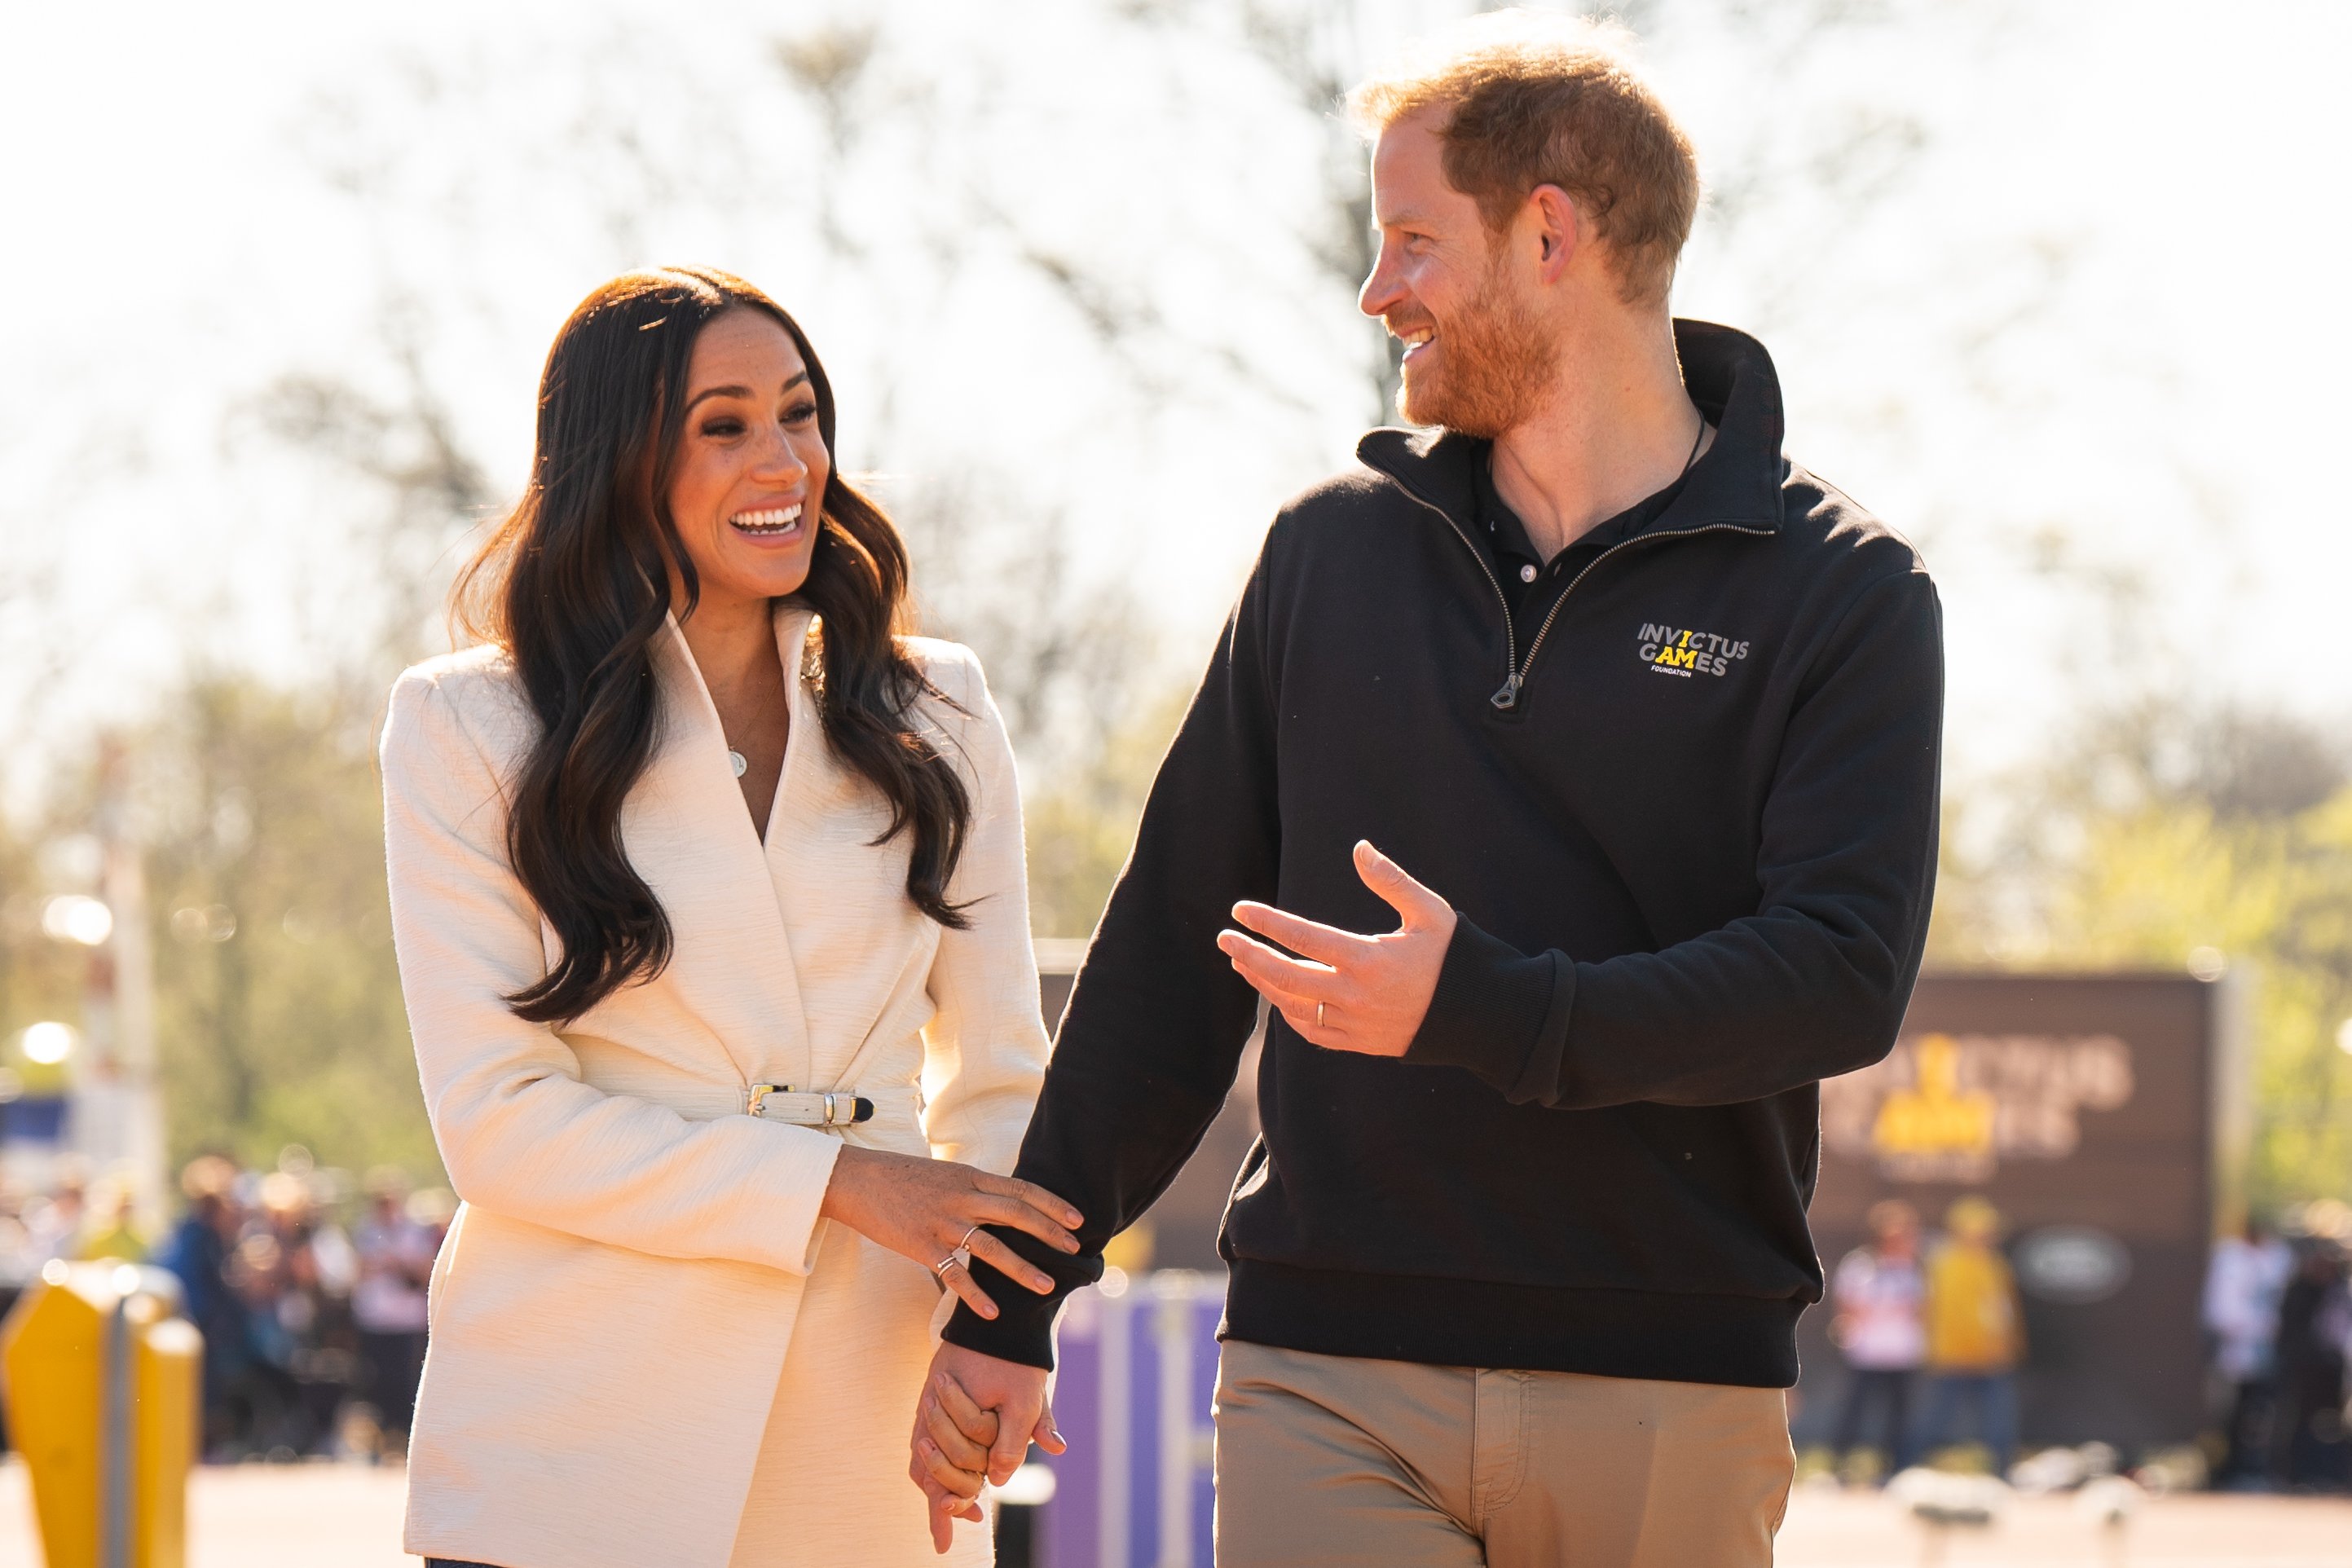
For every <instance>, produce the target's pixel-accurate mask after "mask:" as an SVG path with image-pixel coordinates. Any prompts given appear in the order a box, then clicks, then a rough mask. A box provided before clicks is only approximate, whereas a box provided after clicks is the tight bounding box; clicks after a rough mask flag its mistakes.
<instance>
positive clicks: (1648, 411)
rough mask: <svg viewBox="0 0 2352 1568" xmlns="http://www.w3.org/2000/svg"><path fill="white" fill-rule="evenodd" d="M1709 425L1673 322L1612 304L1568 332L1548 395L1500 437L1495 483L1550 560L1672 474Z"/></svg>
mask: <svg viewBox="0 0 2352 1568" xmlns="http://www.w3.org/2000/svg"><path fill="white" fill-rule="evenodd" d="M1704 427H1705V421H1704V420H1702V419H1701V417H1700V416H1699V412H1698V409H1697V407H1696V405H1694V404H1693V403H1692V402H1691V400H1690V395H1689V394H1688V393H1687V392H1685V390H1684V389H1683V374H1682V364H1681V363H1680V361H1679V360H1678V359H1677V358H1676V357H1675V336H1674V326H1673V323H1672V322H1671V321H1669V320H1668V319H1667V318H1666V317H1665V316H1664V315H1663V314H1651V313H1644V314H1643V315H1640V316H1638V317H1636V316H1632V315H1621V314H1619V313H1618V312H1615V311H1611V312H1607V313H1606V319H1603V320H1599V321H1586V322H1583V323H1580V324H1579V325H1577V326H1572V327H1571V328H1570V330H1569V331H1566V332H1564V333H1563V334H1562V337H1561V342H1560V354H1559V372H1558V374H1556V376H1555V377H1554V379H1553V383H1552V389H1551V391H1550V393H1549V395H1547V396H1546V397H1545V398H1544V399H1543V401H1542V402H1541V403H1540V404H1539V405H1538V406H1537V408H1536V410H1535V411H1534V413H1532V414H1531V415H1530V416H1528V418H1527V419H1525V420H1523V421H1522V422H1521V423H1519V424H1518V425H1517V426H1513V427H1512V428H1511V429H1509V430H1507V431H1505V432H1504V433H1503V434H1502V435H1500V436H1498V437H1496V439H1495V452H1494V476H1495V489H1496V493H1497V494H1498V495H1500V496H1501V497H1502V500H1503V503H1504V504H1505V505H1506V506H1508V507H1509V508H1510V509H1511V510H1512V511H1513V512H1514V513H1515V514H1517V517H1518V519H1519V521H1520V522H1521V523H1522V524H1524V525H1525V526H1526V528H1527V531H1528V542H1530V543H1532V544H1533V545H1534V546H1535V547H1536V548H1537V549H1538V550H1539V551H1541V552H1543V556H1544V559H1545V560H1547V561H1549V560H1550V559H1551V558H1552V557H1553V556H1555V555H1557V554H1559V552H1561V551H1563V550H1565V549H1567V548H1568V547H1569V546H1570V545H1571V544H1573V543H1575V542H1577V540H1579V539H1580V538H1582V537H1583V536H1584V535H1585V534H1586V533H1588V532H1590V531H1591V530H1592V529H1593V528H1595V527H1597V526H1598V525H1599V524H1601V523H1603V522H1606V521H1608V520H1609V519H1611V518H1612V517H1615V516H1616V515H1617V514H1618V513H1619V512H1622V511H1623V510H1626V509H1627V508H1629V507H1632V506H1634V505H1636V504H1638V503H1640V502H1641V501H1643V500H1647V499H1648V498H1649V497H1651V496H1654V495H1655V494H1657V492H1658V491H1660V490H1662V489H1665V488H1666V487H1667V486H1668V485H1670V484H1673V483H1674V482H1675V479H1678V478H1679V477H1680V476H1681V475H1682V473H1683V470H1684V468H1685V465H1686V464H1687V463H1688V462H1689V461H1690V460H1691V458H1692V457H1693V455H1694V444H1695V443H1697V442H1700V441H1701V440H1702V437H1701V435H1700V432H1701V431H1702V429H1704ZM1713 438H1714V437H1713V435H1712V433H1709V434H1708V435H1706V437H1704V438H1703V439H1704V440H1706V441H1712V440H1713Z"/></svg>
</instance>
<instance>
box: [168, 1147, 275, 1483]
mask: <svg viewBox="0 0 2352 1568" xmlns="http://www.w3.org/2000/svg"><path fill="white" fill-rule="evenodd" d="M236 1184H237V1169H236V1165H235V1164H233V1163H230V1162H229V1161H227V1160H226V1159H223V1158H222V1157H221V1156H219V1155H217V1154H201V1155H198V1156H197V1157H196V1158H195V1159H194V1160H191V1161H189V1162H188V1163H187V1165H186V1166H185V1167H184V1169H183V1170H182V1171H181V1173H180V1192H181V1194H182V1195H183V1196H184V1197H185V1198H186V1199H187V1209H186V1211H185V1212H184V1214H183V1215H181V1217H180V1222H179V1224H178V1225H177V1226H174V1227H173V1231H172V1234H171V1235H170V1237H167V1238H166V1239H165V1240H164V1243H163V1247H162V1249H161V1250H160V1251H159V1252H158V1253H157V1254H156V1256H155V1262H156V1263H158V1264H160V1265H161V1266H162V1267H163V1268H167V1269H169V1270H170V1271H171V1272H172V1274H173V1277H174V1278H176V1279H178V1280H179V1282H180V1301H181V1310H182V1311H183V1312H184V1314H185V1315H186V1317H187V1319H188V1321H190V1322H192V1323H194V1325H195V1326H196V1328H197V1330H198V1331H200V1332H201V1333H202V1334H203V1335H204V1337H205V1362H204V1405H205V1451H206V1452H207V1453H211V1452H213V1451H214V1450H215V1448H216V1447H220V1446H222V1445H225V1444H227V1443H230V1442H231V1441H233V1440H234V1439H235V1438H236V1436H237V1435H238V1434H237V1431H236V1415H235V1412H234V1410H233V1408H232V1404H231V1399H232V1394H233V1393H234V1392H235V1391H236V1390H237V1389H239V1388H240V1387H241V1386H242V1384H243V1382H244V1379H245V1374H246V1372H247V1367H248V1366H249V1364H250V1363H251V1360H252V1344H251V1338H250V1334H249V1332H248V1330H247V1322H246V1307H245V1303H244V1301H243V1300H240V1299H239V1297H238V1295H237V1292H236V1290H235V1289H232V1287H231V1282H230V1279H229V1257H230V1252H231V1249H232V1248H234V1247H236V1244H237V1240H238V1236H239V1233H240V1231H241V1230H242V1228H243V1224H244V1215H243V1214H242V1212H241V1211H240V1209H239V1207H238V1205H237V1202H236Z"/></svg>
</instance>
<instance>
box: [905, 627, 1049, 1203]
mask: <svg viewBox="0 0 2352 1568" xmlns="http://www.w3.org/2000/svg"><path fill="white" fill-rule="evenodd" d="M936 678H937V679H939V683H940V686H941V687H942V688H943V689H945V690H946V691H947V693H948V695H949V696H950V697H951V698H952V699H953V700H955V702H956V704H957V705H958V706H959V707H961V709H962V710H963V714H964V715H969V717H964V716H962V715H958V714H954V713H950V714H949V715H948V716H947V717H948V721H949V726H950V732H956V731H960V732H961V752H962V761H963V763H964V764H965V768H964V778H965V782H966V784H967V785H968V786H969V787H970V788H971V808H972V809H971V837H969V838H968V839H967V840H966V841H965V844H964V849H963V856H962V858H961V859H960V860H959V861H958V862H957V865H956V873H955V877H954V879H953V881H952V882H951V884H950V887H949V889H948V897H949V899H950V901H951V902H953V903H955V904H957V905H959V906H961V908H962V910H963V912H964V914H965V916H966V918H967V919H969V920H970V921H971V924H970V925H969V926H968V927H967V928H966V929H964V930H962V931H958V930H956V929H954V928H953V927H951V926H950V927H943V928H941V930H940V945H939V952H938V953H937V955H936V956H935V957H934V958H933V959H932V961H931V973H930V979H929V991H930V998H931V1004H932V1005H933V1007H934V1008H936V1009H937V1011H935V1012H934V1013H933V1014H932V1016H931V1021H930V1023H929V1024H928V1025H927V1026H924V1029H923V1058H924V1059H923V1096H924V1102H925V1109H924V1112H923V1131H924V1136H925V1137H926V1138H927V1139H928V1140H929V1142H930V1145H931V1152H932V1153H933V1154H935V1155H936V1156H938V1157H939V1158H940V1159H942V1160H960V1161H961V1162H963V1163H965V1164H968V1165H977V1166H979V1167H980V1168H981V1169H982V1170H984V1171H993V1172H995V1173H997V1174H999V1175H1003V1174H1006V1173H1010V1172H1011V1171H1012V1169H1013V1157H1014V1155H1015V1154H1016V1153H1017V1152H1019V1150H1020V1145H1021V1134H1022V1131H1023V1129H1024V1128H1025V1127H1026V1126H1027V1125H1028V1122H1029V1111H1030V1109H1031V1108H1032V1107H1033V1106H1034V1105H1035V1104H1036V1102H1037V1086H1038V1085H1039V1084H1040V1083H1042V1082H1043V1081H1044V1079H1045V1057H1046V1053H1047V1051H1048V1049H1049V1047H1048V1046H1047V1044H1046V1039H1045V1019H1044V1017H1043V1016H1042V1015H1041V1013H1040V1011H1039V1005H1038V994H1037V953H1036V949H1035V947H1034V945H1033V944H1032V942H1031V941H1030V936H1029V876H1028V869H1027V863H1026V860H1025V858H1024V847H1023V843H1022V832H1021V783H1020V778H1019V776H1018V774H1017V773H1016V772H1015V770H1014V766H1013V745H1012V742H1011V741H1010V740H1009V739H1008V738H1007V737H1006V735H1005V732H1004V720H1003V716H1002V715H1001V714H999V713H998V712H997V710H996V704H995V702H994V701H993V700H992V699H991V698H990V696H989V694H988V682H987V680H986V679H985V678H984V677H983V676H982V673H981V669H980V665H979V662H978V661H977V660H976V659H974V658H971V655H969V654H964V655H963V656H962V657H961V658H959V659H958V660H957V661H956V662H955V663H954V664H952V665H950V666H948V667H946V668H940V669H939V670H938V671H937V677H936Z"/></svg>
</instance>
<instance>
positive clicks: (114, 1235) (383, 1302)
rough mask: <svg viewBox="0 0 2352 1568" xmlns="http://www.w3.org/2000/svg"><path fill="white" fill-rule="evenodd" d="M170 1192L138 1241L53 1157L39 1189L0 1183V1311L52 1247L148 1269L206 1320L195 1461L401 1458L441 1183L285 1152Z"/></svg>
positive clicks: (444, 1198)
mask: <svg viewBox="0 0 2352 1568" xmlns="http://www.w3.org/2000/svg"><path fill="white" fill-rule="evenodd" d="M180 1187H181V1193H182V1195H183V1197H184V1209H183V1211H182V1214H181V1217H180V1218H179V1220H178V1222H177V1223H176V1224H174V1225H173V1226H171V1227H170V1228H169V1229H168V1230H167V1231H165V1232H164V1233H163V1234H161V1235H156V1236H150V1235H146V1234H143V1233H142V1231H141V1230H140V1228H139V1227H138V1226H137V1225H136V1224H135V1223H134V1221H133V1219H132V1217H131V1215H132V1205H131V1202H130V1194H129V1192H128V1190H127V1188H126V1187H125V1186H124V1185H123V1184H121V1182H119V1181H116V1180H114V1179H111V1178H100V1179H97V1180H91V1179H89V1178H88V1177H87V1176H86V1175H85V1174H84V1173H82V1172H80V1171H79V1169H77V1168H75V1167H74V1166H73V1165H72V1164H70V1163H60V1164H59V1165H58V1167H57V1168H56V1169H55V1170H54V1171H53V1172H52V1173H50V1177H49V1179H48V1181H47V1183H46V1184H44V1185H43V1186H42V1187H41V1188H40V1189H38V1190H36V1189H34V1188H32V1187H31V1186H29V1185H27V1184H25V1183H23V1182H21V1181H8V1182H5V1183H0V1312H5V1310H6V1309H7V1308H8V1307H9V1306H11V1305H13V1304H14V1302H15V1300H16V1297H17V1296H19V1295H20V1294H22V1292H23V1291H24V1289H25V1288H26V1286H28V1285H30V1284H31V1283H33V1282H34V1281H35V1280H37V1279H39V1278H40V1273H41V1269H42V1268H43V1266H44V1265H45V1264H47V1263H48V1262H49V1261H50V1260H51V1259H64V1260H67V1261H69V1262H72V1261H86V1260H91V1259H102V1258H120V1259H122V1260H125V1261H129V1262H143V1263H148V1264H152V1265H154V1266H156V1267H158V1268H163V1269H165V1270H167V1271H168V1272H169V1273H170V1274H171V1275H172V1276H173V1279H176V1280H177V1282H178V1286H179V1295H180V1308H181V1310H182V1311H183V1312H184V1314H185V1315H186V1316H187V1318H188V1319H189V1321H192V1322H194V1324H195V1325H196V1327H197V1328H199V1329H201V1330H202V1331H204V1336H205V1362H204V1454H205V1458H207V1459H208V1460H213V1461H233V1460H237V1459H243V1458H270V1459H278V1460H292V1459H299V1458H310V1457H312V1456H319V1455H326V1456H331V1457H339V1458H368V1459H377V1458H397V1457H399V1456H400V1455H401V1454H402V1453H403V1452H404V1450H405V1447H406V1443H407V1434H408V1426H409V1417H410V1414H411V1412H412V1411H413V1410H414V1408H415V1400H416V1382H417V1377H418V1374H419V1373H421V1372H422V1370H423V1368H424V1364H425V1287H426V1284H427V1281H428V1280H429V1279H430V1277H431V1274H432V1269H433V1259H434V1257H435V1254H436V1252H437V1251H438V1250H439V1248H440V1246H441V1238H442V1236H443V1235H444V1233H445V1232H446V1229H447V1227H448V1223H449V1218H450V1215H451V1214H452V1212H453V1211H454V1209H455V1206H456V1204H455V1200H454V1198H453V1197H452V1196H451V1194H449V1192H448V1191H447V1189H446V1188H439V1187H432V1188H425V1189H424V1190H421V1191H420V1190H413V1189H412V1187H411V1184H410V1182H409V1178H408V1176H407V1174H406V1173H404V1172H402V1171H400V1170H398V1169H395V1168H393V1167H389V1166H387V1167H382V1168H379V1169H377V1170H374V1171H371V1172H369V1173H367V1175H366V1177H365V1179H364V1180H363V1181H359V1182H354V1181H353V1180H352V1177H351V1175H350V1173H346V1172H342V1171H337V1170H332V1169H327V1168H320V1167H317V1166H315V1165H314V1164H313V1163H312V1162H311V1160H310V1156H309V1154H308V1152H306V1151H303V1150H301V1149H300V1148H299V1147H297V1148H289V1149H288V1150H287V1151H286V1152H285V1153H284V1154H283V1155H281V1156H280V1158H279V1161H278V1169H276V1170H274V1171H269V1172H266V1173H265V1172H258V1171H253V1170H247V1169H243V1168H240V1167H239V1166H238V1165H236V1163H233V1162H231V1161H229V1160H226V1159H224V1158H221V1157H219V1156H217V1155H205V1156H202V1157H200V1158H198V1159H196V1160H194V1161H192V1162H190V1163H189V1164H188V1165H187V1167H186V1168H185V1169H184V1171H183V1172H182V1173H181V1177H180Z"/></svg>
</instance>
